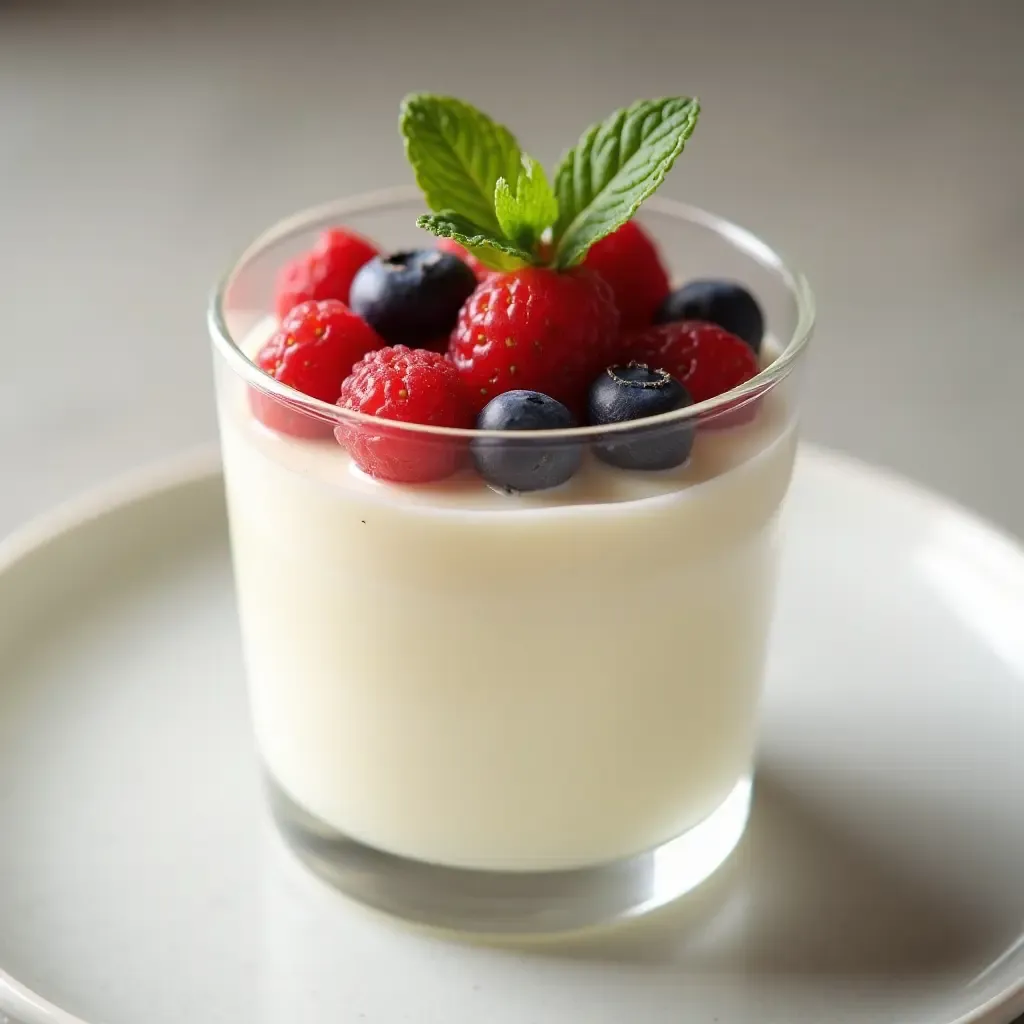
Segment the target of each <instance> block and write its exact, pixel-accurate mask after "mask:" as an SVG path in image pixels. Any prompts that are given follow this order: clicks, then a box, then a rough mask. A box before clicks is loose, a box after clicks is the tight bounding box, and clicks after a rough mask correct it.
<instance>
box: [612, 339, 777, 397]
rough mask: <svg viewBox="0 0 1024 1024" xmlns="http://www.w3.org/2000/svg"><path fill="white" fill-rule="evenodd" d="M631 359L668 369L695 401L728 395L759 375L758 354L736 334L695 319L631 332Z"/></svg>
mask: <svg viewBox="0 0 1024 1024" xmlns="http://www.w3.org/2000/svg"><path fill="white" fill-rule="evenodd" d="M623 347H624V348H625V350H626V353H627V354H628V357H629V358H630V359H634V360H636V361H638V362H642V363H646V364H647V365H648V366H658V367H662V368H664V369H665V370H667V371H668V372H669V373H670V374H672V376H673V377H675V378H676V379H677V380H679V381H680V382H681V383H682V384H683V385H684V386H685V388H686V390H687V391H689V393H690V395H691V397H692V398H693V400H694V402H703V401H706V400H707V399H709V398H714V397H715V396H717V395H722V394H725V392H726V391H731V390H732V389H733V388H735V387H739V385H740V384H744V383H746V381H748V380H750V378H751V377H754V376H756V375H757V372H758V370H759V369H760V367H759V366H758V363H757V357H756V356H755V355H754V353H753V352H752V351H751V349H750V346H749V345H747V344H745V343H744V342H743V341H741V340H740V339H739V338H737V337H736V335H735V334H730V333H729V332H728V331H726V330H723V329H722V328H721V327H719V326H718V325H717V324H710V323H701V322H700V321H696V320H691V321H688V322H684V323H671V324H661V325H659V326H657V327H648V328H647V330H645V331H638V332H636V333H634V334H630V335H627V336H626V337H625V338H624V339H623Z"/></svg>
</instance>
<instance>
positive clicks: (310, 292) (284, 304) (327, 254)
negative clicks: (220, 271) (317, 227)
mask: <svg viewBox="0 0 1024 1024" xmlns="http://www.w3.org/2000/svg"><path fill="white" fill-rule="evenodd" d="M376 255H377V247H376V246H375V245H374V244H373V243H372V242H370V241H368V240H367V239H365V238H363V237H362V235H357V234H356V233H355V232H354V231H349V230H348V229H347V228H330V229H329V230H327V231H325V232H324V233H323V234H322V235H321V236H320V238H319V240H318V241H317V243H316V245H315V246H313V248H312V249H310V250H309V252H304V253H302V254H301V255H299V256H296V257H295V259H293V260H291V261H289V262H288V263H286V264H285V265H284V266H283V267H282V268H281V270H280V271H279V272H278V275H277V298H276V301H275V305H276V307H277V315H278V318H279V319H281V320H283V319H284V318H285V317H286V316H287V315H288V314H289V313H290V312H291V310H292V309H293V308H294V307H295V306H297V305H299V303H301V302H309V301H310V300H312V299H318V300H319V299H338V300H339V301H341V302H348V292H349V289H350V288H351V287H352V278H354V277H355V276H356V271H357V270H359V268H360V267H361V266H362V265H363V264H364V263H366V262H367V261H368V260H372V259H373V257H374V256H376Z"/></svg>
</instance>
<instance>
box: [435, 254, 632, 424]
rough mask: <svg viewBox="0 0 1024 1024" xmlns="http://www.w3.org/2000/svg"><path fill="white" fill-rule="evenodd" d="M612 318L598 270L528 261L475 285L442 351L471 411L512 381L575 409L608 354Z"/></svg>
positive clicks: (608, 292) (510, 386) (613, 330)
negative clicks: (558, 268) (459, 380)
mask: <svg viewBox="0 0 1024 1024" xmlns="http://www.w3.org/2000/svg"><path fill="white" fill-rule="evenodd" d="M618 323H619V313H618V310H617V309H616V308H615V300H614V298H613V296H612V292H611V289H610V288H609V287H608V285H607V284H606V283H605V281H604V280H603V279H602V278H600V277H598V276H597V275H596V274H593V273H591V272H590V271H589V270H586V269H584V268H577V269H575V270H570V271H568V272H566V273H558V272H556V271H554V270H548V269H545V268H542V267H527V268H526V269H524V270H516V271H512V272H511V273H506V274H493V275H491V276H490V277H489V278H487V280H486V281H484V282H482V283H481V284H480V285H479V287H478V288H477V290H476V291H475V292H473V294H472V295H471V296H470V297H469V299H468V300H467V301H466V304H465V305H464V306H463V307H462V311H461V312H460V314H459V320H458V323H457V324H456V325H455V330H454V331H453V332H452V337H451V341H450V342H449V345H448V358H449V359H450V360H451V361H452V363H453V365H454V366H455V368H456V369H457V370H458V371H459V375H460V376H461V377H462V379H463V381H464V382H465V383H466V386H467V389H468V390H469V393H470V395H471V396H472V401H473V404H474V407H475V409H476V410H477V411H479V410H480V409H482V408H483V407H484V406H485V405H486V404H487V403H488V402H489V401H490V400H491V399H492V398H494V396H495V395H500V394H502V393H503V392H505V391H510V390H512V389H514V388H515V389H525V390H528V391H541V392H543V393H544V394H546V395H550V396H551V397H552V398H555V399H557V400H558V401H560V402H562V403H563V404H564V405H567V406H568V407H569V408H570V409H572V410H573V411H575V412H577V413H578V412H581V411H582V409H583V408H584V407H585V403H586V394H587V388H588V387H589V385H590V382H591V380H592V379H593V378H594V377H595V376H597V374H598V373H600V372H601V370H602V369H604V368H605V367H606V366H607V365H608V363H609V361H610V357H611V351H612V344H613V342H614V339H615V336H616V332H617V329H618Z"/></svg>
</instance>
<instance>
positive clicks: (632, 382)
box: [587, 363, 693, 469]
mask: <svg viewBox="0 0 1024 1024" xmlns="http://www.w3.org/2000/svg"><path fill="white" fill-rule="evenodd" d="M692 404H693V399H692V398H691V397H690V394H689V392H688V391H687V390H686V388H684V387H683V385H682V384H680V383H679V381H677V380H676V379H675V377H673V376H671V375H670V374H668V373H666V372H665V371H664V370H651V369H649V368H648V367H646V366H644V365H642V364H640V363H630V364H629V365H628V366H610V367H609V368H608V369H607V370H605V372H604V373H602V374H601V376H600V377H598V378H597V380H595V381H594V383H593V384H591V385H590V395H589V397H588V399H587V411H588V415H589V419H590V422H591V423H592V424H593V425H595V426H604V425H606V424H609V423H624V422H626V421H629V420H642V419H646V418H647V417H648V416H658V415H660V414H661V413H666V412H674V411H675V410H676V409H685V408H686V406H688V405H692ZM692 448H693V425H692V424H688V423H673V424H671V425H669V426H662V427H657V428H653V429H651V430H648V431H646V432H643V431H642V429H638V430H637V431H636V432H631V433H629V434H622V435H621V436H618V437H615V436H609V437H608V439H607V440H603V441H598V442H596V443H595V444H594V454H595V455H596V456H597V457H598V458H599V459H601V461H602V462H607V463H608V464H609V465H612V466H618V467H619V469H672V468H673V467H675V466H681V465H682V464H683V463H684V462H685V461H686V460H687V459H688V458H689V457H690V450H691V449H692Z"/></svg>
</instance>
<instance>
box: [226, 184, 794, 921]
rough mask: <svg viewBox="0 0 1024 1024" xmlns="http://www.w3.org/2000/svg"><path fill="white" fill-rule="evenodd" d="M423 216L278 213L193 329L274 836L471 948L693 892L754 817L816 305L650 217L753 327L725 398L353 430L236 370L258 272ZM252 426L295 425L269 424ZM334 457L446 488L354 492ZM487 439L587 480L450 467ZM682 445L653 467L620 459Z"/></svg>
mask: <svg viewBox="0 0 1024 1024" xmlns="http://www.w3.org/2000/svg"><path fill="white" fill-rule="evenodd" d="M420 203H421V201H420V200H419V199H418V198H417V197H416V194H415V193H414V191H413V190H412V189H398V190H393V191H389V192H384V193H378V194H375V195H371V196H367V197H361V198H356V199H353V200H348V201H343V202H338V203H334V204H331V205H329V206H325V207H321V208H319V209H316V210H312V211H309V212H306V213H302V214H299V215H297V216H295V217H293V218H290V219H289V220H287V221H285V222H283V223H281V224H279V225H277V226H276V227H274V228H272V229H271V230H270V231H269V232H267V233H266V234H265V235H263V236H262V237H261V238H259V239H258V240H257V241H256V242H255V243H254V244H253V245H252V246H251V247H250V248H249V249H248V251H247V252H246V253H245V254H244V255H243V256H242V258H241V259H240V261H239V262H238V264H237V265H236V266H235V267H234V268H233V269H232V270H231V271H230V272H229V274H228V275H227V277H226V279H225V280H224V282H223V283H222V285H221V286H220V288H219V289H218V291H217V293H216V295H215V297H214V301H213V305H212V308H211V311H210V325H211V333H212V337H213V346H214V353H215V356H214V358H215V373H216V384H217V398H218V409H219V417H220V425H221V438H222V448H223V457H224V474H225V481H226V489H227V497H228V509H229V520H230V528H231V536H232V547H233V556H234V568H235V575H236V584H237V590H238V602H239V611H240V618H241V625H242V636H243V645H244V652H245V659H246V665H247V672H248V680H249V691H250V701H251V713H252V719H253V726H254V731H255V737H256V741H257V747H258V750H259V753H260V757H261V759H262V763H263V766H264V769H265V774H266V779H267V784H268V790H269V794H270V801H271V805H272V808H273V813H274V817H275V820H276V822H277V824H278V826H279V829H280V831H281V833H282V834H283V836H284V838H285V840H286V841H287V843H288V844H289V845H290V846H291V847H292V848H293V850H294V851H295V852H296V853H297V854H298V856H299V857H300V858H301V859H302V860H303V861H304V862H305V863H306V864H307V865H308V866H309V867H310V868H311V869H312V870H313V871H314V872H315V873H317V874H318V875H320V876H321V877H323V878H325V879H326V880H328V881H329V882H331V883H332V884H334V885H335V886H336V887H337V888H339V889H341V890H342V891H344V892H345V893H347V894H349V895H351V896H353V897H355V898H357V899H359V900H361V901H362V902H364V903H367V904H369V905H371V906H373V907H376V908H378V909H381V910H384V911H387V912H389V913H392V914H395V915H398V916H400V917H403V918H406V919H409V920H412V921H416V922H419V923H423V924H427V925H431V926H435V927H441V928H445V929H454V930H458V931H467V932H478V933H488V934H501V933H519V934H531V933H545V932H558V931H568V930H575V929H579V928H584V927H588V926H594V925H599V924H607V923H610V922H612V921H615V920H619V919H623V918H627V917H630V916H634V915H637V914H640V913H643V912H646V911H649V910H651V909H654V908H655V907H658V906H660V905H662V904H664V903H666V902H668V901H670V900H673V899H675V898H677V897H679V896H681V895H683V894H684V893H686V892H688V891H690V890H691V889H693V888H694V887H695V886H697V885H698V884H700V883H701V882H702V881H703V880H704V879H706V878H707V877H708V876H709V875H711V874H712V873H713V872H714V871H715V870H716V869H717V868H718V867H719V866H720V865H721V864H722V863H723V862H724V861H725V859H726V858H727V857H728V855H729V853H730V852H731V851H732V850H733V848H734V847H735V846H736V844H737V843H738V842H739V840H740V838H741V837H742V834H743V831H744V828H745V826H746V821H747V816H748V811H749V806H750V799H751V786H752V773H753V754H754V744H755V737H756V725H757V707H758V702H759V695H760V690H761V684H762V675H763V669H764V662H765V654H766V647H767V642H768V636H769V628H770V623H771V618H772V608H773V602H774V592H775V574H776V567H777V561H778V549H779V536H778V534H779V509H780V506H781V504H782V501H783V498H784V496H785V493H786V490H787V488H788V485H789V481H790V475H791V471H792V464H793V457H794V453H795V449H796V421H797V390H798V378H799V376H800V369H801V364H802V358H801V356H802V353H803V352H804V350H805V348H806V344H807V342H808V340H809V337H810V333H811V328H812V324H813V306H812V299H811V296H810V293H809V291H808V288H807V286H806V283H805V282H804V280H803V279H802V278H801V277H800V276H799V275H798V274H796V273H794V272H793V271H791V270H789V269H787V268H786V266H785V265H784V264H783V262H782V261H781V260H780V259H779V257H778V256H777V255H776V254H775V253H774V252H773V251H772V250H770V249H769V248H768V247H767V246H765V245H764V244H763V243H762V242H760V241H759V240H758V239H757V238H755V237H754V236H752V235H750V234H749V233H747V232H746V231H744V230H743V229H741V228H738V227H736V226H734V225H732V224H729V223H728V222H725V221H722V220H720V219H718V218H717V217H714V216H712V215H710V214H707V213H704V212H702V211H700V210H697V209H694V208H691V207H688V206H684V205H682V204H679V203H675V202H672V201H668V200H663V199H657V198H653V199H651V200H650V201H649V202H648V203H647V204H646V205H645V206H644V209H643V211H642V212H641V214H640V215H639V218H638V219H639V220H640V222H641V223H642V224H643V225H644V227H645V228H646V229H647V230H648V231H649V232H650V233H651V234H652V235H653V237H654V238H655V240H656V241H657V242H658V244H659V246H660V248H661V250H662V254H663V257H664V259H665V262H666V265H667V266H669V267H670V268H671V272H672V275H673V280H674V283H675V284H679V283H682V282H684V281H686V280H690V279H692V278H696V277H719V278H730V279H733V280H736V281H739V282H740V283H742V284H744V285H745V286H746V287H747V288H748V289H749V290H750V291H751V292H752V293H753V294H754V295H756V296H757V298H758V300H759V302H760V303H761V305H762V307H763V309H764V312H765V317H766V322H767V324H768V330H769V335H768V336H766V340H765V346H764V349H763V352H762V367H763V369H762V371H761V373H760V374H759V375H758V376H757V377H755V378H754V379H753V380H751V381H749V382H748V383H747V384H745V385H743V386H741V387H740V388H737V389H735V390H733V391H731V392H729V393H727V394H726V395H723V396H720V397H719V398H716V399H711V400H709V401H707V402H704V403H700V404H697V405H693V406H691V407H689V408H685V409H682V410H678V411H676V412H672V413H668V414H666V415H663V416H659V417H653V418H651V419H647V420H639V421H632V422H628V423H620V424H616V425H614V426H607V427H582V428H575V429H573V430H568V431H544V432H540V431H537V432H529V431H527V432H521V433H517V434H514V435H509V434H507V433H506V434H495V433H486V432H480V431H465V430H453V429H443V428H433V427H426V426H422V425H413V424H397V423H393V422H386V421H381V420H374V419H372V418H369V417H363V416H360V415H359V414H356V413H352V412H344V411H342V410H340V409H338V408H337V407H335V406H333V405H330V404H325V403H323V402H318V401H316V400H315V399H311V398H306V397H305V396H303V395H300V394H298V393H297V392H295V391H292V390H291V389H289V388H287V387H286V386H284V385H282V384H280V383H279V382H277V381H275V380H273V379H272V378H270V377H268V376H266V375H265V374H263V373H262V372H261V371H259V370H258V369H257V368H256V367H255V366H254V365H253V363H252V362H251V361H250V359H249V356H251V355H253V354H254V352H255V350H256V349H257V348H258V347H259V345H260V343H261V342H262V341H263V340H264V339H265V338H266V337H267V335H268V333H269V332H270V331H271V330H273V328H274V326H275V325H276V324H275V322H274V321H273V319H272V318H271V317H270V314H269V311H270V310H272V309H273V289H274V278H275V275H276V272H277V269H278V267H279V266H280V265H281V264H282V263H284V262H285V261H286V260H287V259H288V258H290V257H291V256H293V255H294V254H295V253H296V252H299V251H301V250H303V249H305V248H308V247H309V246H310V245H311V244H312V242H313V240H314V239H315V237H316V235H317V234H318V233H319V232H320V231H321V230H322V229H323V228H325V227H328V226H332V225H336V224H345V225H347V226H348V227H350V228H352V229H354V230H356V231H359V232H361V233H363V234H365V235H367V236H369V237H371V238H373V239H374V240H375V241H377V242H378V244H380V245H381V246H382V247H384V248H390V249H398V248H412V247H427V246H429V245H431V239H430V238H429V237H428V236H426V235H424V234H423V233H422V232H420V231H418V230H417V228H416V227H415V224H414V221H415V214H416V213H418V212H420V211H421V205H420ZM261 403H264V404H265V403H272V404H273V405H275V406H277V407H278V412H279V413H282V414H286V417H287V419H288V420H289V421H290V422H291V423H292V426H293V429H291V430H290V431H289V433H287V434H285V433H277V432H274V431H272V430H270V429H268V428H267V427H266V426H264V425H263V424H262V423H261V422H260V421H259V420H258V419H257V418H256V416H254V415H253V412H252V410H253V408H254V407H255V406H258V405H260V404H261ZM276 421H277V422H281V416H278V417H276ZM336 435H337V436H338V437H340V438H341V439H343V440H344V441H346V443H347V444H348V445H349V446H350V447H351V446H352V445H355V444H369V445H374V444H382V443H383V444H387V445H389V446H390V450H391V451H392V452H393V451H395V450H400V451H401V453H402V456H403V457H404V458H407V459H408V460H410V462H412V463H414V464H423V463H426V462H429V463H430V464H432V465H434V466H438V465H442V466H447V467H448V468H450V469H451V470H452V473H451V475H450V476H448V477H447V478H445V479H442V480H438V481H435V482H431V483H424V484H395V483H389V482H387V481H382V480H374V479H371V478H370V477H368V476H366V475H365V474H363V473H362V472H361V471H360V470H359V469H357V468H356V467H355V466H354V464H353V462H352V460H351V458H350V456H349V455H348V453H347V451H346V448H345V447H343V445H342V444H339V443H338V440H337V439H336ZM486 446H504V447H505V448H507V449H508V451H509V452H512V453H514V457H515V458H522V459H523V460H525V461H526V462H527V463H530V462H533V461H536V460H541V459H545V458H552V457H558V456H565V457H567V458H569V459H570V460H571V459H573V458H578V459H579V461H580V469H579V470H578V471H577V473H576V474H575V476H573V478H572V479H571V480H570V481H569V482H568V483H566V484H563V485H562V486H560V487H557V488H554V489H551V490H545V491H537V492H532V493H527V494H515V495H513V494H507V493H502V492H500V491H498V490H497V489H495V488H492V487H489V486H488V485H487V484H486V483H485V482H484V481H483V480H482V479H481V477H480V476H479V475H477V474H476V473H475V472H474V469H473V460H472V452H473V450H474V448H476V449H477V450H479V449H480V448H481V447H486ZM688 448H689V449H690V456H689V459H688V461H686V463H685V464H684V465H682V466H679V467H677V468H671V469H664V470H656V471H640V470H635V469H629V470H627V469H622V468H619V467H618V466H617V465H615V463H617V462H621V461H622V454H623V452H627V453H633V454H635V453H636V451H637V450H638V449H639V450H641V451H643V452H651V451H654V452H658V451H667V452H669V453H671V452H673V451H675V452H678V451H680V450H687V449H688ZM669 461H671V457H670V458H669Z"/></svg>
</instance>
